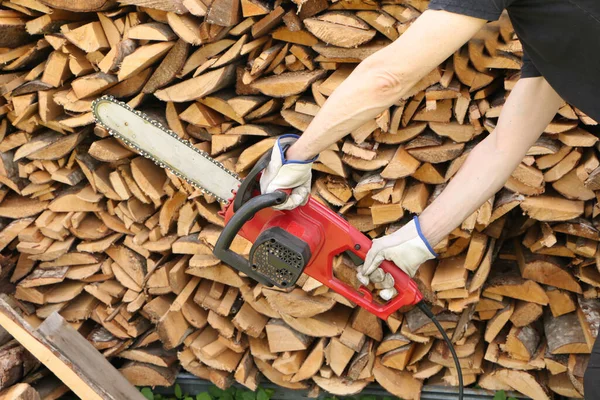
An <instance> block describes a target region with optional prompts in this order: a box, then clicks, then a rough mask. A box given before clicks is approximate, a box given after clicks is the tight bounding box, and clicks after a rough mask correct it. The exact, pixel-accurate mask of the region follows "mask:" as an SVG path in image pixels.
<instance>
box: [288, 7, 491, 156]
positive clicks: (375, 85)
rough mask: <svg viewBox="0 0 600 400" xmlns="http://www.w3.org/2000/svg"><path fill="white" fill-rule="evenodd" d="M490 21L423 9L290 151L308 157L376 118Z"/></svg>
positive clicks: (332, 99) (336, 96)
mask: <svg viewBox="0 0 600 400" xmlns="http://www.w3.org/2000/svg"><path fill="white" fill-rule="evenodd" d="M485 23H486V21H485V20H484V19H479V18H474V17H470V16H466V15H460V14H455V13H450V12H447V11H434V10H428V11H425V12H424V13H423V14H422V15H421V16H420V17H419V18H418V19H417V20H416V21H415V22H414V23H413V24H412V25H411V26H410V28H409V29H408V30H407V31H406V32H405V33H404V34H403V35H402V36H400V38H398V39H397V40H396V41H394V42H393V43H392V44H390V45H389V46H387V47H385V48H383V49H381V50H379V51H378V52H376V53H374V54H372V55H371V56H369V57H368V58H366V59H365V60H364V61H363V62H361V63H360V64H359V65H358V66H357V67H356V68H355V69H354V71H353V72H352V74H350V76H349V77H348V78H347V79H346V80H345V81H344V82H343V83H342V84H341V85H340V86H339V87H338V88H337V89H336V90H335V91H334V92H333V93H332V95H331V96H330V97H329V98H328V99H327V101H326V102H325V104H324V105H323V107H322V108H321V110H320V111H319V112H318V113H317V115H316V116H315V118H314V119H313V121H312V122H311V124H310V125H309V126H308V128H307V129H306V130H305V131H304V133H303V134H302V136H301V137H300V139H298V141H297V142H296V143H294V144H293V145H292V146H291V147H290V148H289V149H288V150H287V152H286V154H285V155H286V157H287V158H288V159H290V160H308V159H310V158H313V157H314V156H316V155H318V154H319V153H320V152H321V151H323V150H325V149H326V148H327V147H329V146H330V145H331V144H332V143H335V142H337V141H338V140H339V139H341V138H342V137H344V136H346V135H347V134H348V133H350V132H352V131H353V130H355V129H356V128H358V127H360V126H361V125H363V124H364V123H365V122H366V121H368V120H369V119H372V118H375V117H376V116H377V115H378V114H380V113H381V112H382V111H383V110H385V109H386V108H388V107H390V106H391V105H392V104H394V103H395V102H396V101H398V100H399V99H401V98H402V97H403V96H404V95H405V94H406V93H408V92H409V91H410V89H411V88H412V87H413V86H414V85H415V84H416V83H417V82H419V80H421V78H423V77H424V76H426V75H427V74H429V73H430V72H431V71H432V70H433V69H434V68H435V67H437V66H438V65H440V64H441V63H442V62H443V61H444V60H446V59H447V58H448V57H450V56H451V55H452V54H453V53H454V52H455V51H456V50H458V49H459V48H460V47H461V46H462V45H463V44H465V43H466V42H467V41H468V40H469V39H470V38H471V37H472V36H473V35H474V34H475V33H477V31H479V30H480V29H481V27H482V26H483V25H484V24H485Z"/></svg>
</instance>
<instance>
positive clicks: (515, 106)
mask: <svg viewBox="0 0 600 400" xmlns="http://www.w3.org/2000/svg"><path fill="white" fill-rule="evenodd" d="M561 103H562V100H561V98H560V96H559V95H558V94H557V93H556V92H555V91H554V89H552V87H551V86H550V85H549V84H548V82H547V81H546V80H545V79H544V78H542V77H539V78H527V79H521V80H520V81H519V82H517V84H516V85H515V88H514V89H513V91H512V92H511V94H510V95H509V96H508V99H507V100H506V103H505V104H504V107H503V108H502V113H501V114H500V118H499V120H498V124H497V125H496V129H495V130H494V131H493V132H492V133H491V134H490V135H489V136H488V137H487V138H485V139H484V140H483V141H482V142H481V143H479V144H478V145H477V146H476V147H475V148H474V149H473V150H472V151H471V152H470V154H469V156H468V157H467V159H466V161H465V163H464V164H463V166H462V168H461V169H460V170H459V171H458V172H457V174H456V176H455V177H454V178H453V179H452V180H451V181H450V183H449V184H448V186H447V187H446V188H445V190H444V191H443V192H442V193H441V194H440V195H439V196H438V197H437V198H436V199H435V200H434V201H433V202H432V203H431V204H430V205H429V207H427V208H426V209H425V210H424V211H423V213H422V214H421V216H420V217H419V220H420V223H421V230H422V232H423V235H424V236H425V237H426V238H427V240H428V241H429V243H430V244H431V245H432V246H435V245H436V244H437V243H439V242H440V241H441V240H442V239H443V238H444V237H446V236H447V235H448V234H449V233H450V232H452V231H453V230H454V229H455V228H457V227H458V226H459V225H460V224H461V223H462V222H463V221H464V220H465V219H466V218H467V217H469V216H470V215H471V214H472V213H473V212H474V211H475V210H477V209H478V208H479V207H481V205H482V204H483V203H485V202H486V201H487V200H488V199H489V198H490V197H492V196H493V195H494V194H495V193H496V192H497V191H498V190H500V189H501V188H502V186H503V185H504V183H505V182H506V180H507V179H508V178H509V177H510V175H511V174H512V172H513V171H514V169H515V168H516V167H517V166H518V165H519V163H520V162H521V161H522V160H523V157H525V154H526V153H527V151H528V150H529V148H530V147H531V146H532V145H533V144H534V143H535V141H536V140H537V139H538V138H539V137H540V136H541V134H542V133H543V131H544V129H545V128H546V127H547V126H548V124H549V123H550V122H551V121H552V118H553V117H554V116H555V115H556V112H557V110H558V108H559V107H560V105H561Z"/></svg>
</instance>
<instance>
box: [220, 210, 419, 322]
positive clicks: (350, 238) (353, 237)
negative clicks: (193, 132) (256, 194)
mask: <svg viewBox="0 0 600 400" xmlns="http://www.w3.org/2000/svg"><path fill="white" fill-rule="evenodd" d="M230 204H232V203H231V202H230ZM232 216H233V206H231V205H230V206H229V207H228V208H227V209H226V210H225V223H227V222H229V220H230V219H231V217H232ZM272 226H278V227H280V228H282V229H284V230H286V231H288V232H289V233H291V234H293V235H295V236H296V237H298V238H299V239H301V240H303V241H305V242H306V243H308V244H309V246H310V250H311V254H312V257H311V259H310V261H309V263H308V265H307V266H306V268H305V269H304V273H306V274H307V275H309V276H312V277H313V278H315V279H316V280H318V281H319V282H321V283H323V284H324V285H326V286H328V287H330V288H331V289H332V290H334V291H336V292H337V293H339V294H341V295H342V296H344V297H345V298H347V299H348V300H350V301H353V302H354V303H356V304H357V305H359V306H361V307H363V308H365V309H366V310H368V311H369V312H371V313H373V314H375V315H377V316H378V317H380V318H382V319H384V320H385V319H387V318H388V317H389V316H390V314H392V313H394V312H395V311H397V310H398V309H399V308H401V307H403V306H406V305H412V304H416V303H417V302H419V301H420V300H421V299H422V298H423V296H422V295H421V293H420V292H419V290H418V289H417V285H416V284H415V282H414V281H412V280H411V279H410V277H409V276H408V275H406V274H405V273H404V272H403V271H402V270H401V269H400V268H398V267H397V266H395V265H394V264H393V263H391V262H389V261H384V262H383V263H382V264H381V268H383V270H384V271H385V272H389V273H390V274H391V275H392V276H393V277H394V281H395V288H396V290H397V291H398V295H397V296H396V297H395V298H393V299H392V300H390V301H388V302H387V303H380V302H378V301H375V299H374V296H373V294H372V293H371V292H370V291H369V290H367V288H366V287H364V286H361V287H360V288H359V289H358V290H356V289H354V288H353V287H352V286H350V285H348V284H346V283H344V282H342V281H340V280H339V279H337V278H335V277H334V275H333V258H334V257H335V256H337V255H339V254H340V253H343V252H345V251H346V250H349V251H351V252H353V253H355V254H356V255H358V256H359V257H360V258H361V259H363V260H364V259H365V256H366V254H367V252H368V251H369V249H370V248H371V240H370V239H369V238H368V237H367V236H365V235H364V234H362V233H361V232H360V231H358V230H357V229H356V228H354V227H353V226H352V225H350V224H349V223H348V222H347V221H346V220H345V219H343V218H342V217H340V216H339V215H337V214H336V213H334V212H333V211H331V210H330V209H328V208H327V207H325V206H323V205H322V204H321V203H319V202H318V201H316V200H314V199H313V198H310V199H309V201H308V203H307V204H306V205H305V206H303V207H298V208H295V209H294V210H291V211H278V210H274V209H265V210H262V211H260V212H258V213H257V214H256V215H255V216H254V218H252V219H251V220H250V221H248V222H247V223H246V224H245V225H244V226H243V228H242V229H241V230H240V233H239V234H240V235H241V236H243V237H244V238H245V239H247V240H249V241H251V242H253V243H254V241H255V240H256V238H257V237H258V235H259V234H260V233H261V232H262V231H263V230H265V229H267V228H269V227H272Z"/></svg>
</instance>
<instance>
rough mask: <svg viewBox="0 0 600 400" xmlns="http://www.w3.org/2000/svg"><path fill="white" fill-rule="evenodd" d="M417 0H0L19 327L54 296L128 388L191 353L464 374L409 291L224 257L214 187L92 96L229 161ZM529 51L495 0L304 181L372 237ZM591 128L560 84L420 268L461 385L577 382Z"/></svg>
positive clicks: (593, 289) (470, 127) (326, 369)
mask: <svg viewBox="0 0 600 400" xmlns="http://www.w3.org/2000/svg"><path fill="white" fill-rule="evenodd" d="M427 5H428V1H427V0H389V1H383V2H375V1H372V0H332V1H328V0H293V1H292V2H289V1H285V2H282V1H281V0H276V1H275V2H267V1H263V0H212V1H211V0H174V1H167V0H139V1H135V0H122V1H119V3H116V2H115V1H113V0H89V1H88V0H86V1H66V0H5V1H3V2H2V4H1V6H0V83H1V85H0V95H2V97H0V119H1V121H0V182H1V184H0V250H1V259H0V261H1V262H0V265H1V272H0V280H1V281H2V283H1V287H2V291H3V292H8V293H11V294H12V298H13V299H14V300H15V301H16V302H17V304H18V306H19V307H20V308H21V310H22V312H23V313H24V315H25V316H26V318H27V319H28V321H29V322H30V324H32V325H33V326H36V325H38V324H39V323H40V322H41V320H43V319H44V318H46V317H47V316H49V315H50V314H51V313H54V312H59V313H60V314H61V315H62V316H63V317H64V318H65V319H66V320H68V321H70V322H71V323H72V324H73V326H75V327H76V328H78V329H79V331H80V332H81V333H82V334H83V335H85V336H86V337H87V338H88V339H89V341H90V342H91V343H93V344H94V346H95V347H96V348H97V349H98V350H100V351H102V352H103V353H104V355H105V356H106V357H109V358H111V359H114V360H115V361H116V362H117V363H118V362H121V363H122V366H121V371H122V372H123V374H124V375H125V376H126V377H127V378H128V379H129V380H130V381H131V382H133V383H135V384H137V385H151V386H155V385H171V384H172V383H173V382H174V379H175V377H176V374H177V372H178V371H180V370H181V369H184V370H186V371H189V372H191V373H192V374H194V375H196V376H198V377H200V378H203V379H208V380H210V381H212V382H213V383H215V384H216V385H218V386H219V387H227V386H229V385H231V384H232V383H233V382H236V381H237V382H239V383H241V384H242V385H245V386H247V387H249V388H251V389H254V388H256V386H257V384H258V382H259V379H260V376H261V375H264V376H265V377H266V378H267V379H268V380H270V381H272V382H274V383H276V384H278V385H280V386H283V387H286V388H292V389H302V388H311V394H312V395H316V394H318V393H319V390H324V391H327V392H330V393H334V394H338V395H349V394H354V393H358V392H360V391H361V390H362V389H363V388H364V387H365V386H366V385H367V384H368V383H370V382H373V381H375V382H377V383H379V384H381V385H382V386H383V387H384V388H385V389H387V390H388V391H390V392H391V393H393V394H395V395H397V396H399V397H401V398H404V399H418V398H419V396H420V392H421V388H422V385H423V384H425V383H427V384H445V385H457V383H458V380H457V374H456V370H455V368H454V365H453V363H452V358H451V356H450V353H449V351H448V348H447V347H446V345H445V344H444V342H443V341H441V340H440V338H441V337H440V335H439V333H438V332H437V330H436V329H435V327H434V325H433V324H432V323H431V322H430V321H429V320H428V319H427V318H426V317H425V315H423V314H422V313H421V312H420V311H418V310H417V309H413V310H402V312H398V313H396V314H395V315H394V316H392V317H390V318H389V319H388V320H387V321H381V320H378V319H377V318H376V317H374V316H372V315H370V314H369V313H367V312H366V311H364V310H362V309H360V308H358V307H356V306H355V305H354V304H352V303H351V302H349V301H348V300H346V299H345V298H343V297H342V296H340V295H338V294H336V293H334V292H332V291H330V290H328V288H327V287H325V286H323V285H321V284H320V283H319V282H317V281H315V280H314V279H312V278H309V277H306V276H303V277H302V278H301V279H300V281H299V282H298V284H297V285H296V287H295V288H294V289H293V290H291V291H280V290H277V289H273V288H267V287H264V286H262V285H260V284H256V283H255V282H253V281H251V280H250V279H248V278H247V277H244V276H241V275H240V274H238V273H237V272H236V271H234V270H233V269H231V268H230V267H228V266H227V265H224V264H222V263H220V262H219V261H218V260H217V259H216V258H215V257H214V256H213V255H212V253H211V251H212V247H213V245H214V244H215V242H216V239H217V238H218V236H219V234H220V232H221V230H222V228H223V219H222V217H221V216H219V214H218V211H219V209H220V205H219V204H218V203H217V202H216V201H215V199H214V198H211V197H209V196H206V195H203V194H202V193H201V192H200V191H199V190H196V189H195V188H193V187H191V186H189V185H188V184H187V183H186V182H183V181H181V180H179V179H178V178H177V177H175V176H174V175H172V174H171V173H169V172H166V171H165V170H162V169H160V168H159V167H157V166H156V165H154V164H153V163H152V162H151V161H149V160H147V159H144V158H142V157H140V156H139V155H137V154H135V153H134V152H133V151H132V150H130V149H128V148H126V147H124V146H123V145H121V143H119V142H118V141H117V140H116V139H114V138H112V137H110V136H109V135H108V133H107V132H106V131H105V130H103V129H102V128H100V127H98V126H95V125H94V120H93V117H92V114H91V112H90V105H91V102H92V101H93V100H94V99H95V98H97V97H98V96H100V95H102V94H110V95H112V96H115V97H116V98H118V99H121V100H123V101H125V102H127V103H128V104H129V105H130V106H132V107H134V108H136V109H139V110H141V111H144V112H145V113H147V114H148V115H149V116H150V117H151V118H154V119H158V120H160V121H162V122H163V123H164V124H165V125H167V126H169V127H170V129H171V130H173V131H174V132H175V133H176V134H177V135H179V136H180V137H182V138H185V139H188V140H190V141H191V142H192V143H194V145H195V146H196V147H198V148H199V149H202V150H205V151H207V152H209V153H210V154H211V155H212V156H214V157H215V158H217V159H218V160H220V161H222V162H223V163H224V164H225V166H227V167H228V168H230V169H231V170H233V171H235V172H237V173H239V174H240V175H242V176H243V175H244V174H245V173H247V171H248V170H249V169H250V168H251V167H252V166H253V164H254V163H255V162H256V161H257V160H258V158H259V157H260V156H261V155H262V154H264V153H265V152H266V151H268V150H269V149H270V148H271V147H272V145H273V143H274V141H275V137H276V136H277V135H279V134H281V133H285V132H292V131H293V132H297V131H300V132H301V131H303V130H304V129H305V128H306V127H307V126H308V124H309V123H310V121H311V119H312V118H313V117H314V115H315V114H316V113H317V112H318V111H319V109H320V107H322V106H323V104H324V102H325V101H326V99H327V97H328V96H330V95H331V93H332V92H333V91H334V90H335V88H336V87H337V86H339V85H340V83H341V82H342V81H343V80H344V79H345V78H346V77H347V76H348V75H349V74H350V73H351V72H352V70H353V68H354V67H355V66H356V65H357V63H359V62H360V61H361V60H363V59H365V58H366V57H368V56H369V55H370V54H372V53H374V52H375V51H377V50H378V49H381V48H383V47H384V46H386V45H387V44H389V43H390V42H391V41H393V40H395V39H397V38H398V37H399V36H400V35H402V33H403V32H404V31H405V30H406V29H407V28H408V27H409V26H410V24H411V23H412V22H413V21H414V20H415V18H417V17H418V16H419V15H420V14H421V13H422V12H424V11H425V10H426V8H427ZM521 56H522V48H521V45H520V43H519V41H518V40H517V38H516V36H515V33H514V31H513V29H512V27H511V24H510V21H509V20H508V17H507V16H506V15H504V16H503V17H502V18H501V19H500V21H498V22H493V23H489V24H487V26H486V27H485V28H484V29H483V30H482V31H481V32H480V33H478V34H477V36H476V37H475V38H473V39H472V40H471V41H470V42H469V43H468V45H465V46H464V47H463V48H462V49H460V50H459V51H458V52H457V53H456V54H454V55H453V56H452V57H451V58H449V59H448V60H447V61H446V62H445V63H444V64H443V65H441V66H439V67H438V68H436V69H435V70H434V71H432V72H431V73H430V74H429V75H428V76H426V77H425V78H424V79H423V80H422V81H421V82H420V83H419V84H418V85H416V86H415V87H414V89H413V90H412V91H411V93H409V94H408V95H407V96H406V98H404V99H402V100H401V101H399V102H398V103H397V104H395V105H393V106H392V107H391V108H390V109H388V110H386V111H385V112H383V113H381V115H379V116H378V117H377V118H376V119H373V120H371V121H368V122H367V123H365V124H364V125H363V126H361V127H360V128H359V129H357V130H356V131H354V132H351V135H350V136H348V138H346V139H344V140H343V141H341V142H340V143H338V144H336V145H335V146H332V147H331V148H329V149H327V150H325V151H324V152H322V153H321V154H320V156H319V159H318V162H317V163H315V165H314V185H313V189H314V190H313V195H314V196H315V198H316V199H318V200H319V201H321V202H323V203H324V204H326V205H328V206H330V207H331V208H332V209H334V210H335V211H338V212H339V213H341V214H343V215H344V216H345V217H346V218H347V219H348V220H349V221H350V222H351V223H352V224H353V225H354V226H356V227H357V228H358V229H360V230H361V231H363V232H365V233H366V234H368V235H369V236H371V237H373V238H375V237H378V236H381V235H384V234H386V233H390V232H392V231H394V230H395V229H397V228H398V227H399V226H401V225H402V224H403V223H404V222H406V221H407V220H408V219H409V218H410V217H411V215H412V214H419V213H420V212H421V211H423V209H424V208H425V207H426V206H427V204H428V203H429V202H431V201H432V199H434V198H435V197H436V196H437V195H438V194H439V193H440V191H441V190H442V189H443V188H444V185H445V184H446V183H447V182H448V181H449V180H450V179H452V177H453V176H454V175H455V173H456V172H457V170H458V169H459V167H460V166H461V165H462V163H463V162H464V161H465V159H466V157H467V156H468V154H469V151H470V150H471V149H472V148H473V147H474V146H475V145H476V144H477V143H478V142H479V141H480V140H481V139H482V138H483V137H485V136H486V135H487V134H488V133H489V132H491V131H492V130H493V129H494V127H495V124H496V121H497V118H498V116H499V114H500V112H501V110H502V106H503V104H504V101H505V99H506V97H507V95H508V94H509V93H510V90H511V89H512V88H513V86H514V84H515V83H516V82H517V80H518V79H519V68H520V66H521ZM407 61H410V60H407ZM593 125H596V122H595V121H593V120H592V119H591V118H589V117H588V116H586V115H585V114H584V113H583V112H581V111H580V110H578V109H576V108H574V107H572V106H570V105H568V104H564V105H563V106H562V107H561V109H560V112H559V114H558V115H557V116H556V118H555V120H554V121H553V122H552V123H551V124H550V125H549V126H548V127H547V128H546V131H545V134H544V135H543V137H542V138H541V139H540V140H539V141H538V142H537V143H536V144H535V145H534V146H533V147H532V148H531V149H530V151H529V152H528V154H527V156H526V157H525V158H524V159H523V162H522V163H521V164H520V165H519V167H518V168H517V169H516V170H515V172H514V173H513V174H512V176H511V177H510V179H509V180H508V181H507V182H506V184H505V188H504V189H503V190H502V192H500V193H499V194H498V195H496V196H494V197H493V198H491V199H489V200H488V201H487V203H485V204H484V205H483V206H482V207H481V208H480V209H479V210H477V211H476V212H475V213H474V214H473V215H471V216H470V217H469V218H468V219H467V220H466V221H464V223H463V224H462V226H461V227H460V228H459V229H456V230H455V231H454V232H452V234H451V235H450V236H449V237H448V238H446V239H445V240H444V241H442V243H440V244H439V245H438V246H437V248H436V251H437V252H438V253H439V254H440V259H439V260H435V261H430V262H428V263H426V264H424V265H423V266H422V267H421V268H420V270H419V272H418V275H417V277H416V280H417V282H418V284H419V287H420V289H421V290H422V291H423V293H424V295H425V297H426V298H427V300H428V301H429V302H431V303H433V304H434V311H435V312H436V313H437V316H438V319H439V320H440V321H441V323H442V325H443V326H444V328H445V329H447V331H448V333H449V334H451V336H452V340H453V342H454V344H455V347H456V351H457V352H458V355H459V357H460V359H461V365H462V371H463V377H464V380H465V382H466V383H467V384H477V385H479V386H480V387H482V388H486V389H490V390H498V389H516V390H518V391H520V392H522V393H523V394H525V395H528V396H530V397H532V398H534V399H548V398H550V397H552V393H559V394H562V395H566V396H569V397H579V398H581V397H583V384H582V382H583V373H584V371H585V367H586V365H587V362H588V359H589V353H590V351H591V347H592V344H593V342H594V338H595V337H596V335H597V334H598V320H599V317H600V302H599V301H598V296H599V291H598V288H600V273H599V270H598V267H597V256H598V252H597V245H598V241H600V232H599V231H598V229H597V227H596V226H597V215H598V214H599V212H600V206H599V205H598V204H599V203H598V201H597V195H598V193H600V192H599V191H598V190H600V161H599V158H598V152H597V142H598V138H597V137H596V136H594V135H592V134H591V133H590V130H591V129H592V128H591V127H592V126H593ZM249 248H250V243H248V242H246V241H244V240H242V239H241V238H240V239H236V241H235V242H234V250H236V251H237V252H239V253H242V254H248V251H249ZM354 268H355V267H354V264H352V262H351V261H349V260H346V259H345V258H343V257H339V258H338V259H337V260H336V264H335V274H336V277H338V278H339V279H342V280H344V281H346V282H349V283H351V284H353V285H358V282H356V278H355V269H354ZM1 350H2V349H0V351H1ZM2 354H3V353H0V362H4V361H6V360H5V359H4V357H2ZM7 362H8V361H7ZM21 364H22V361H21ZM21 364H19V365H21ZM1 384H2V382H0V387H1Z"/></svg>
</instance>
